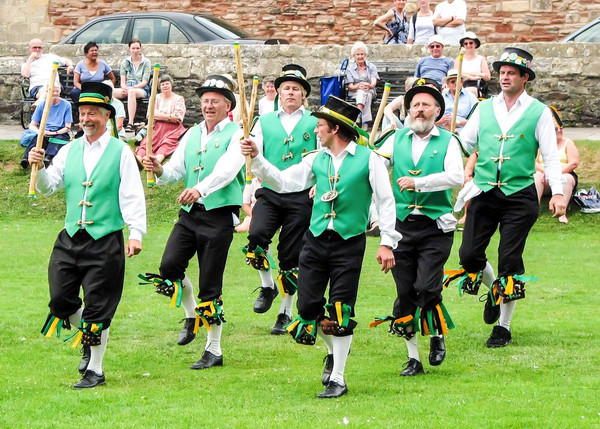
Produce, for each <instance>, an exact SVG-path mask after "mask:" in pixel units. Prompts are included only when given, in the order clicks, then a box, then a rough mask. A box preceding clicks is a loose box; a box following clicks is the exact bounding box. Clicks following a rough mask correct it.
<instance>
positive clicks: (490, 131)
mask: <svg viewBox="0 0 600 429" xmlns="http://www.w3.org/2000/svg"><path fill="white" fill-rule="evenodd" d="M545 107H546V106H545V105H544V104H543V103H541V102H539V101H538V100H534V101H533V102H532V103H531V105H530V106H529V107H528V108H527V110H525V112H524V113H523V116H521V118H520V119H519V120H518V121H517V122H516V123H515V124H514V125H513V126H512V127H511V128H510V130H508V132H507V133H506V135H502V131H501V130H500V126H499V125H498V121H497V120H496V116H495V115H494V109H493V104H492V100H485V101H482V102H481V103H479V118H480V119H479V142H478V144H479V157H478V158H477V164H476V165H475V177H474V179H473V181H474V182H475V184H476V185H477V186H478V187H479V188H480V189H481V190H483V191H484V192H487V191H489V190H490V189H492V188H494V187H495V186H498V187H499V188H500V190H501V191H502V192H503V193H504V194H505V195H512V194H514V193H515V192H517V191H520V190H521V189H524V188H526V187H527V186H529V185H531V184H532V183H533V174H534V173H535V157H536V155H537V150H538V147H539V145H538V141H537V140H536V138H535V128H536V126H537V123H538V120H539V119H540V116H541V115H542V112H543V110H544V108H545ZM503 142H504V148H503V149H501V148H502V143H503ZM500 159H501V160H502V167H501V170H500V172H498V161H499V160H500Z"/></svg>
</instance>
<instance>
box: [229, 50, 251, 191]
mask: <svg viewBox="0 0 600 429" xmlns="http://www.w3.org/2000/svg"><path fill="white" fill-rule="evenodd" d="M233 50H234V52H235V66H236V69H237V78H238V87H239V89H240V105H241V106H240V108H241V110H242V128H243V129H244V138H245V139H247V138H248V137H249V136H250V127H249V123H248V121H249V119H248V112H247V111H246V108H247V106H246V90H245V88H244V73H243V71H242V54H241V53H240V44H239V43H237V42H236V43H234V44H233ZM251 182H252V158H251V157H250V155H246V183H251Z"/></svg>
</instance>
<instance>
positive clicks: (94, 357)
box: [87, 328, 110, 375]
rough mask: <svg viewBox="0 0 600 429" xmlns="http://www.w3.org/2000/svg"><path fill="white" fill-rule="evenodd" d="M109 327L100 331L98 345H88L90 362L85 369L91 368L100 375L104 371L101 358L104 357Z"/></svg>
mask: <svg viewBox="0 0 600 429" xmlns="http://www.w3.org/2000/svg"><path fill="white" fill-rule="evenodd" d="M109 331H110V328H106V329H103V330H102V332H101V333H100V345H99V346H92V347H90V350H91V352H92V353H91V356H90V363H89V364H88V367H87V369H88V370H89V369H91V370H92V371H94V372H95V373H96V374H98V375H100V374H102V373H103V372H104V371H103V370H102V360H103V359H104V353H105V352H106V343H108V332H109Z"/></svg>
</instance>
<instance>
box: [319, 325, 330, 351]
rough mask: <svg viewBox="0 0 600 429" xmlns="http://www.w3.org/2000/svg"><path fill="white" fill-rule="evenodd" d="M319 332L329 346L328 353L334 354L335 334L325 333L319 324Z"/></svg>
mask: <svg viewBox="0 0 600 429" xmlns="http://www.w3.org/2000/svg"><path fill="white" fill-rule="evenodd" d="M317 332H318V333H319V337H321V339H322V340H323V342H324V343H325V346H327V354H328V355H332V354H333V342H332V338H333V335H326V334H324V333H323V329H322V328H321V327H320V326H319V328H318V330H317Z"/></svg>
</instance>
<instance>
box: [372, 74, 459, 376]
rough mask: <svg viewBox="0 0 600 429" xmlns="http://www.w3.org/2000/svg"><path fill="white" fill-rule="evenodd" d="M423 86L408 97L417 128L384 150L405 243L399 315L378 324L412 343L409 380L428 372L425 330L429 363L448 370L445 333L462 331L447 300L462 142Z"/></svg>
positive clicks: (388, 141)
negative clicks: (422, 348)
mask: <svg viewBox="0 0 600 429" xmlns="http://www.w3.org/2000/svg"><path fill="white" fill-rule="evenodd" d="M420 82H421V85H419V82H417V83H416V84H415V86H413V87H412V88H411V89H410V90H409V91H408V92H407V93H406V95H405V97H404V105H405V108H406V110H407V112H409V117H410V122H409V123H410V125H409V127H410V128H403V129H400V130H396V131H395V132H394V133H393V134H391V135H389V136H388V137H386V138H385V140H384V141H383V143H382V144H381V146H379V150H378V153H380V154H382V155H383V156H384V159H385V160H386V161H385V162H386V164H387V165H388V166H390V165H391V166H392V172H393V182H392V183H393V185H392V188H393V190H394V197H395V200H396V230H397V231H398V232H400V233H401V234H402V240H400V242H399V243H398V247H396V249H395V250H394V256H395V258H396V265H395V266H394V268H392V273H393V275H394V280H395V282H396V291H397V294H398V297H397V298H396V301H395V302H394V309H393V315H392V316H389V317H385V318H379V319H377V320H376V321H375V322H374V323H372V324H371V326H375V325H377V324H379V323H383V322H384V321H387V320H389V321H390V332H391V333H393V334H394V335H398V336H399V337H403V338H404V339H405V342H406V346H407V349H408V362H407V363H406V364H405V367H404V370H402V372H401V373H400V375H402V376H413V375H417V374H422V373H423V372H424V371H423V365H422V363H421V359H420V357H419V350H418V347H417V335H416V334H417V333H418V332H419V330H420V331H421V335H429V336H430V349H429V364H430V365H431V366H437V365H440V364H441V363H442V362H443V361H444V358H445V357H446V346H445V343H444V335H446V333H447V331H448V329H451V328H453V327H454V325H453V323H452V319H450V316H449V314H448V312H447V311H446V307H445V306H444V303H443V302H442V289H443V287H442V280H443V275H444V264H445V263H446V261H447V260H448V256H450V250H451V249H452V241H453V236H454V230H455V229H456V218H455V217H454V216H453V215H452V203H451V200H450V199H451V189H452V188H458V187H460V186H461V185H462V183H463V177H464V171H463V162H462V155H461V152H460V143H459V142H458V140H457V139H456V137H454V136H453V135H452V134H451V133H450V132H448V131H446V130H443V129H441V128H438V127H436V126H435V122H436V121H438V120H439V119H440V118H441V117H442V116H443V115H444V97H443V96H442V94H441V93H440V92H439V91H438V90H437V89H436V88H434V87H431V86H427V85H425V82H424V81H420Z"/></svg>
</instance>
